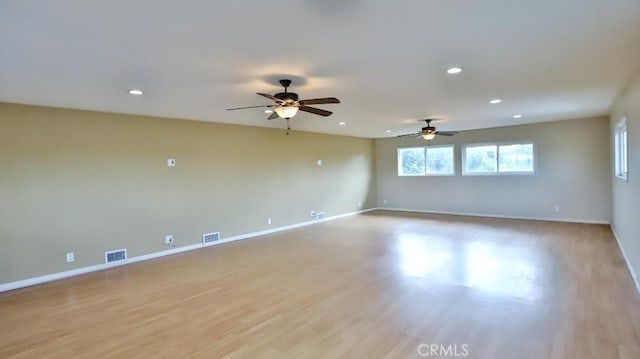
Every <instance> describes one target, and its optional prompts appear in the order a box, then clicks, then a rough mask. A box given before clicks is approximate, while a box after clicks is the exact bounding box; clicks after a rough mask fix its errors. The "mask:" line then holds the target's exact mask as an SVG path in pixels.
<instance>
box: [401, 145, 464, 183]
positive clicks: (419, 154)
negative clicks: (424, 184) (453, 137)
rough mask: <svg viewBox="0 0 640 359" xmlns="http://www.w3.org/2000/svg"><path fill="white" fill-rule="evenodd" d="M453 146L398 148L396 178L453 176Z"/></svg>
mask: <svg viewBox="0 0 640 359" xmlns="http://www.w3.org/2000/svg"><path fill="white" fill-rule="evenodd" d="M453 156H454V148H453V145H446V146H429V147H411V148H398V176H452V175H455V167H454V160H453Z"/></svg>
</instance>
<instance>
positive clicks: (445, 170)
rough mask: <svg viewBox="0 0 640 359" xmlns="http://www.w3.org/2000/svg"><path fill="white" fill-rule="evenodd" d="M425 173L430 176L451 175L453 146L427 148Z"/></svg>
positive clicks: (452, 170) (452, 171) (452, 172)
mask: <svg viewBox="0 0 640 359" xmlns="http://www.w3.org/2000/svg"><path fill="white" fill-rule="evenodd" d="M427 173H428V174H432V175H452V174H454V169H453V146H446V147H427Z"/></svg>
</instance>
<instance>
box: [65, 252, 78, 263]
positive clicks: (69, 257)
mask: <svg viewBox="0 0 640 359" xmlns="http://www.w3.org/2000/svg"><path fill="white" fill-rule="evenodd" d="M75 260H76V255H75V254H74V253H73V252H69V253H67V263H71V262H73V261H75Z"/></svg>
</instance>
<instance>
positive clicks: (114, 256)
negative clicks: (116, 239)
mask: <svg viewBox="0 0 640 359" xmlns="http://www.w3.org/2000/svg"><path fill="white" fill-rule="evenodd" d="M126 260H127V249H126V248H124V249H116V250H115V251H108V252H104V262H105V263H118V262H124V261H126Z"/></svg>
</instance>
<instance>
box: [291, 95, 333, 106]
mask: <svg viewBox="0 0 640 359" xmlns="http://www.w3.org/2000/svg"><path fill="white" fill-rule="evenodd" d="M298 103H299V104H301V105H303V106H306V105H322V104H326V103H340V100H338V99H337V98H335V97H325V98H313V99H311V100H301V101H298Z"/></svg>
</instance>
